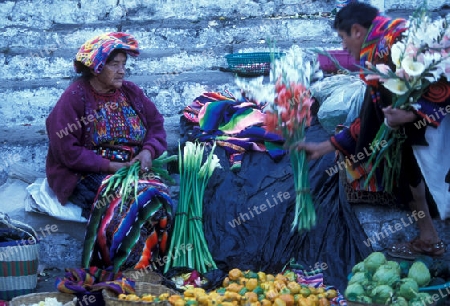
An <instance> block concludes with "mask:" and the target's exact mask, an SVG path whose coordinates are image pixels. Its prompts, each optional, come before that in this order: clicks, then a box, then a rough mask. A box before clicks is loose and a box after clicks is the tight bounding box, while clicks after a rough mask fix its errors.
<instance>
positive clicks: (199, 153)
mask: <svg viewBox="0 0 450 306" xmlns="http://www.w3.org/2000/svg"><path fill="white" fill-rule="evenodd" d="M215 147H216V144H215V143H214V144H213V146H212V149H211V151H210V152H209V154H208V155H207V158H206V161H205V162H204V163H202V162H203V159H204V153H205V144H203V143H195V144H194V143H192V142H187V143H186V144H185V146H184V149H183V154H182V150H181V148H180V146H179V150H178V156H179V170H180V198H179V202H178V206H177V211H176V217H175V223H174V229H173V232H172V239H171V241H170V246H169V250H168V254H169V255H171V256H168V261H167V262H166V265H165V267H164V273H166V272H167V271H168V270H169V269H170V268H171V267H189V268H191V269H195V270H197V271H198V272H200V273H205V272H208V271H210V270H213V269H216V268H217V266H216V264H215V262H214V260H213V258H212V255H211V253H210V251H209V249H208V244H207V242H206V239H205V235H204V231H203V219H202V218H203V197H204V193H205V189H206V186H207V185H208V181H209V179H210V177H211V176H212V174H213V172H214V170H215V169H216V168H220V163H219V159H218V158H217V156H216V155H215V154H213V153H214V149H215ZM187 246H192V250H191V251H188V252H179V250H180V249H181V250H183V249H184V248H186V247H187ZM175 254H176V256H174V255H175Z"/></svg>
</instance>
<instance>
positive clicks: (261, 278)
mask: <svg viewBox="0 0 450 306" xmlns="http://www.w3.org/2000/svg"><path fill="white" fill-rule="evenodd" d="M257 274H258V279H259V281H260V282H265V281H266V273H264V272H258V273H257Z"/></svg>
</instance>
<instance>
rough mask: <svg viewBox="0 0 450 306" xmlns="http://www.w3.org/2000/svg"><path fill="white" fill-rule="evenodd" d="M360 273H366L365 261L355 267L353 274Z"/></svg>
mask: <svg viewBox="0 0 450 306" xmlns="http://www.w3.org/2000/svg"><path fill="white" fill-rule="evenodd" d="M358 272H366V270H365V268H364V261H361V262H359V263H357V264H356V265H354V266H353V268H352V273H353V274H356V273H358Z"/></svg>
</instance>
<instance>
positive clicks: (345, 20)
mask: <svg viewBox="0 0 450 306" xmlns="http://www.w3.org/2000/svg"><path fill="white" fill-rule="evenodd" d="M378 13H379V10H378V9H377V8H376V7H374V6H372V5H370V4H367V3H363V2H351V3H349V4H347V5H346V6H344V7H343V8H342V9H341V10H340V11H339V12H338V13H337V14H336V17H335V18H334V24H333V28H334V29H335V30H338V31H344V32H345V33H347V34H348V35H350V34H351V33H350V31H351V28H352V25H354V24H360V25H362V26H363V27H365V28H366V29H368V28H370V26H371V25H372V21H373V20H374V19H375V17H376V16H377V14H378Z"/></svg>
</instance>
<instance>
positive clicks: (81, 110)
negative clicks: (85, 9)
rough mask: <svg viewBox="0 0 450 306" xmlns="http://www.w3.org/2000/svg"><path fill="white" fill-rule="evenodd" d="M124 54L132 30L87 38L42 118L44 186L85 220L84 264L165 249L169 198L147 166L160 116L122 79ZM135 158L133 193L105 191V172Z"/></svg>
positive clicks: (141, 257)
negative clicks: (67, 81) (70, 76)
mask: <svg viewBox="0 0 450 306" xmlns="http://www.w3.org/2000/svg"><path fill="white" fill-rule="evenodd" d="M128 55H130V56H137V55H139V48H138V42H137V41H136V39H135V38H134V37H133V36H132V35H129V34H126V33H121V32H113V33H107V34H103V35H99V36H97V37H94V38H92V39H90V40H88V41H86V42H85V43H84V44H83V45H82V46H81V48H80V49H79V51H78V53H77V54H76V57H75V60H74V66H75V70H76V72H77V73H80V74H81V76H80V77H79V78H78V79H76V80H75V81H74V82H73V83H72V84H71V85H70V86H69V87H68V88H67V89H66V90H65V91H64V93H63V94H62V96H61V97H60V99H59V100H58V102H57V103H56V105H55V107H54V109H53V110H52V112H51V113H50V115H49V116H48V118H47V120H46V127H47V133H48V137H49V150H48V155H47V161H46V174H47V179H48V182H49V185H50V187H51V188H52V190H53V191H54V192H55V194H56V195H57V197H58V200H59V201H60V203H61V204H62V205H64V204H65V203H67V202H68V201H71V202H72V203H74V204H76V205H79V206H81V207H82V209H83V216H85V217H86V218H88V219H89V221H88V224H87V229H86V237H85V241H84V249H83V258H82V266H83V268H88V267H90V266H96V267H98V268H101V269H108V270H111V271H114V272H117V271H119V270H125V269H128V268H144V267H148V266H149V265H151V264H154V263H155V261H156V260H158V257H160V256H161V255H163V253H164V252H165V249H166V244H167V238H168V231H169V229H170V223H171V220H172V201H171V198H170V196H169V195H168V189H167V186H166V185H165V184H164V183H163V182H162V181H161V180H160V179H159V178H158V177H157V176H155V175H153V174H152V173H151V172H150V169H151V167H152V160H154V159H155V158H158V157H159V156H160V155H161V154H162V153H163V152H164V151H165V150H166V149H167V143H166V132H165V130H164V126H163V123H164V119H163V116H162V115H161V114H160V113H159V111H158V110H157V108H156V106H155V104H154V103H153V102H151V101H150V100H149V99H148V98H147V97H146V96H145V94H144V92H143V91H142V90H141V89H140V88H139V87H138V86H137V85H136V84H133V83H132V82H129V81H125V80H124V76H125V65H126V63H127V57H128ZM136 162H140V179H139V183H138V186H137V187H138V188H137V197H136V198H134V196H133V197H131V198H130V197H128V198H129V200H127V201H124V202H123V203H122V201H121V200H122V195H121V194H120V192H119V189H114V190H111V191H109V192H108V193H107V194H106V193H105V187H106V182H107V180H105V178H109V177H110V175H112V174H114V173H116V172H117V170H119V169H121V168H122V167H127V166H130V165H132V164H134V163H136ZM133 190H134V189H133ZM158 262H160V261H158ZM156 268H161V267H156Z"/></svg>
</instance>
